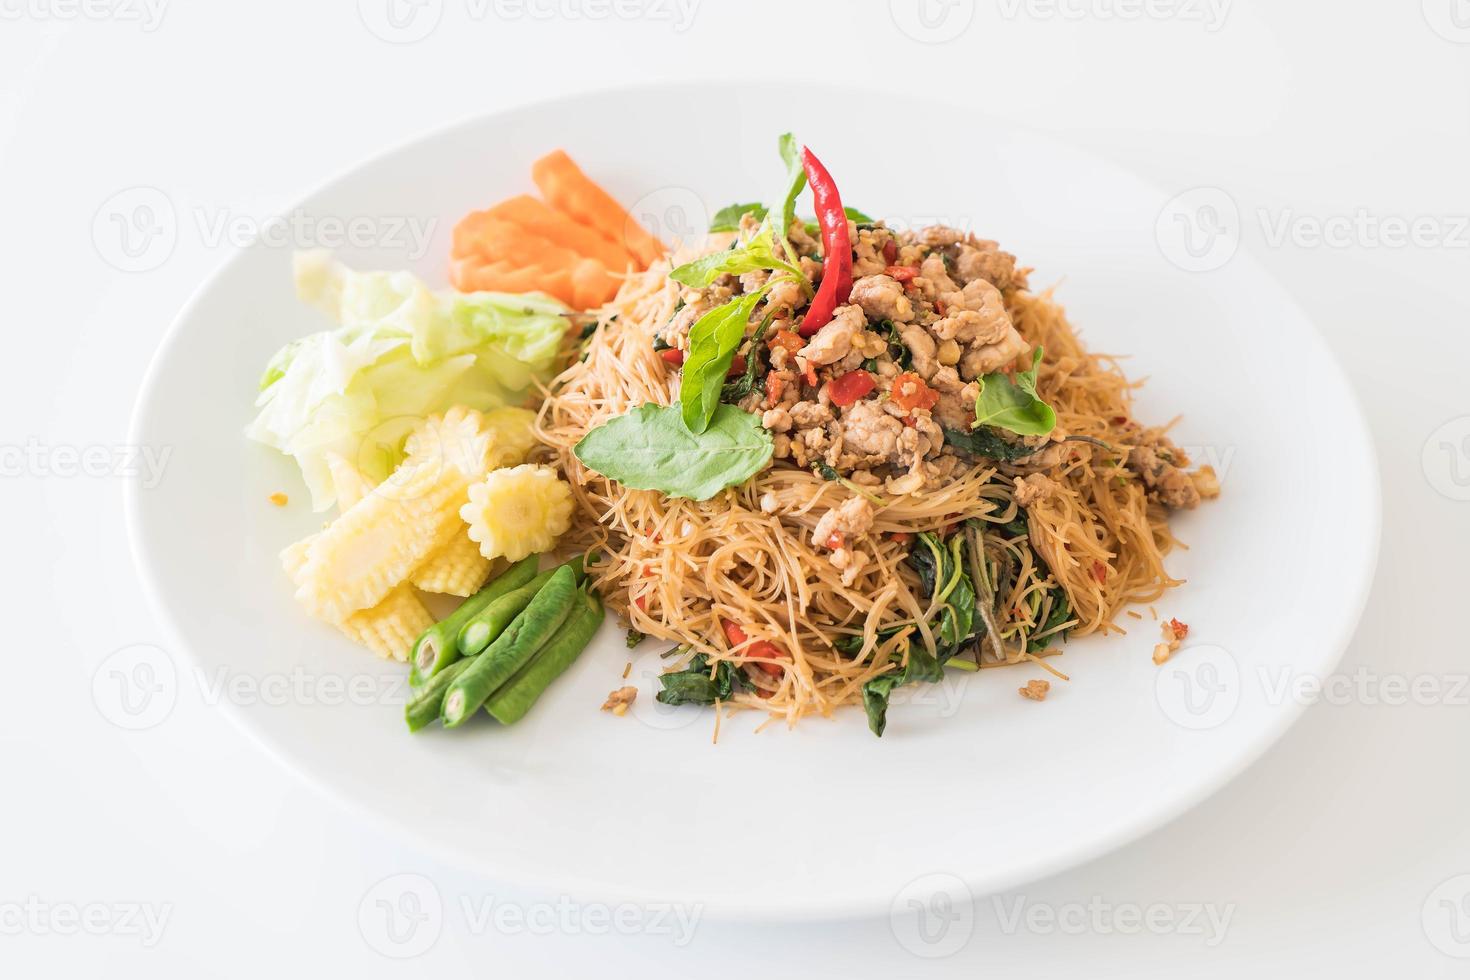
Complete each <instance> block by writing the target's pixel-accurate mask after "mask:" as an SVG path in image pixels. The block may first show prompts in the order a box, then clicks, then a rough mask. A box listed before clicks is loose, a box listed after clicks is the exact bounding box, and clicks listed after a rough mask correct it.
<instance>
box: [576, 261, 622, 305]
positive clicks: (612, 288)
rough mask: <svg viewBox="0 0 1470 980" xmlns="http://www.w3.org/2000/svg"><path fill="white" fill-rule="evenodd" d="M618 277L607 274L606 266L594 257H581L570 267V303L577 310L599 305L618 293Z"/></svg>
mask: <svg viewBox="0 0 1470 980" xmlns="http://www.w3.org/2000/svg"><path fill="white" fill-rule="evenodd" d="M619 285H620V283H619V281H618V279H617V278H616V277H614V276H611V275H608V271H607V266H605V265H603V264H602V263H601V262H599V261H597V260H596V259H583V260H582V261H581V262H578V263H577V264H576V265H575V266H573V267H572V295H573V297H574V299H573V302H572V305H573V306H575V307H576V308H577V309H579V310H590V309H592V308H593V307H595V306H601V305H602V304H603V303H606V302H607V301H608V300H610V299H612V298H613V297H614V296H616V295H617V294H618V286H619Z"/></svg>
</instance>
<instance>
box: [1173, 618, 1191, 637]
mask: <svg viewBox="0 0 1470 980" xmlns="http://www.w3.org/2000/svg"><path fill="white" fill-rule="evenodd" d="M1169 629H1171V630H1173V631H1174V639H1176V640H1182V639H1184V638H1185V637H1186V636H1188V635H1189V624H1188V623H1181V622H1179V620H1177V619H1171V620H1169Z"/></svg>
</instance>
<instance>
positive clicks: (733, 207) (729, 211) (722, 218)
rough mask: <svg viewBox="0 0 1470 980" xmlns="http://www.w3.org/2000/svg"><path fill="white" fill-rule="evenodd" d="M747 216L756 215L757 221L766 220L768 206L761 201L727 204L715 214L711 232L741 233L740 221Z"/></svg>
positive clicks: (710, 224) (711, 220) (711, 223)
mask: <svg viewBox="0 0 1470 980" xmlns="http://www.w3.org/2000/svg"><path fill="white" fill-rule="evenodd" d="M747 214H754V215H755V220H757V221H761V220H764V218H765V216H766V206H765V205H764V204H761V203H760V202H759V201H757V202H755V203H754V204H727V205H725V206H724V207H722V208H720V210H718V211H716V212H715V216H714V217H713V218H711V219H710V223H709V230H710V231H739V230H740V219H741V218H743V217H745V215H747Z"/></svg>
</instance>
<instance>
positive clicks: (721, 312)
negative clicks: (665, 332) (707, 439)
mask: <svg viewBox="0 0 1470 980" xmlns="http://www.w3.org/2000/svg"><path fill="white" fill-rule="evenodd" d="M765 294H766V291H765V290H764V289H758V290H756V291H755V292H753V293H746V294H745V295H744V296H741V297H740V298H739V299H736V300H731V301H730V302H728V303H726V304H724V305H723V306H717V307H715V308H714V309H712V310H710V311H709V312H708V313H706V314H704V316H702V317H700V318H699V319H698V320H696V321H694V326H692V327H690V328H689V354H688V356H686V357H685V358H684V370H683V372H682V373H681V375H680V381H679V402H680V404H681V406H682V414H683V419H684V424H685V425H686V426H688V427H689V431H690V432H695V433H699V432H703V431H704V430H705V427H706V426H708V425H709V421H710V419H711V418H712V417H713V416H714V414H715V408H716V407H717V406H718V405H719V404H720V390H721V389H722V388H723V387H724V384H725V375H727V374H729V372H730V363H731V362H732V361H733V360H734V359H735V351H736V350H737V349H738V348H739V347H740V344H741V342H742V341H743V340H745V328H746V326H747V325H748V324H749V323H750V315H751V313H753V312H754V311H755V305H756V304H757V303H759V302H760V301H761V299H762V297H764V296H765Z"/></svg>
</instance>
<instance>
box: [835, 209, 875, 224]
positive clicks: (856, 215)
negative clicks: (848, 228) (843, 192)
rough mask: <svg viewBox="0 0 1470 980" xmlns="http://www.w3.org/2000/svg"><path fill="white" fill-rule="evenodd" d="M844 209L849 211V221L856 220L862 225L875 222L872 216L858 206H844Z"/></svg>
mask: <svg viewBox="0 0 1470 980" xmlns="http://www.w3.org/2000/svg"><path fill="white" fill-rule="evenodd" d="M842 210H843V211H846V212H847V220H848V221H855V222H857V223H858V224H860V225H871V224H872V223H873V219H872V218H870V217H868V216H867V215H866V214H863V213H862V212H861V211H859V210H858V209H857V208H843V209H842Z"/></svg>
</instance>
